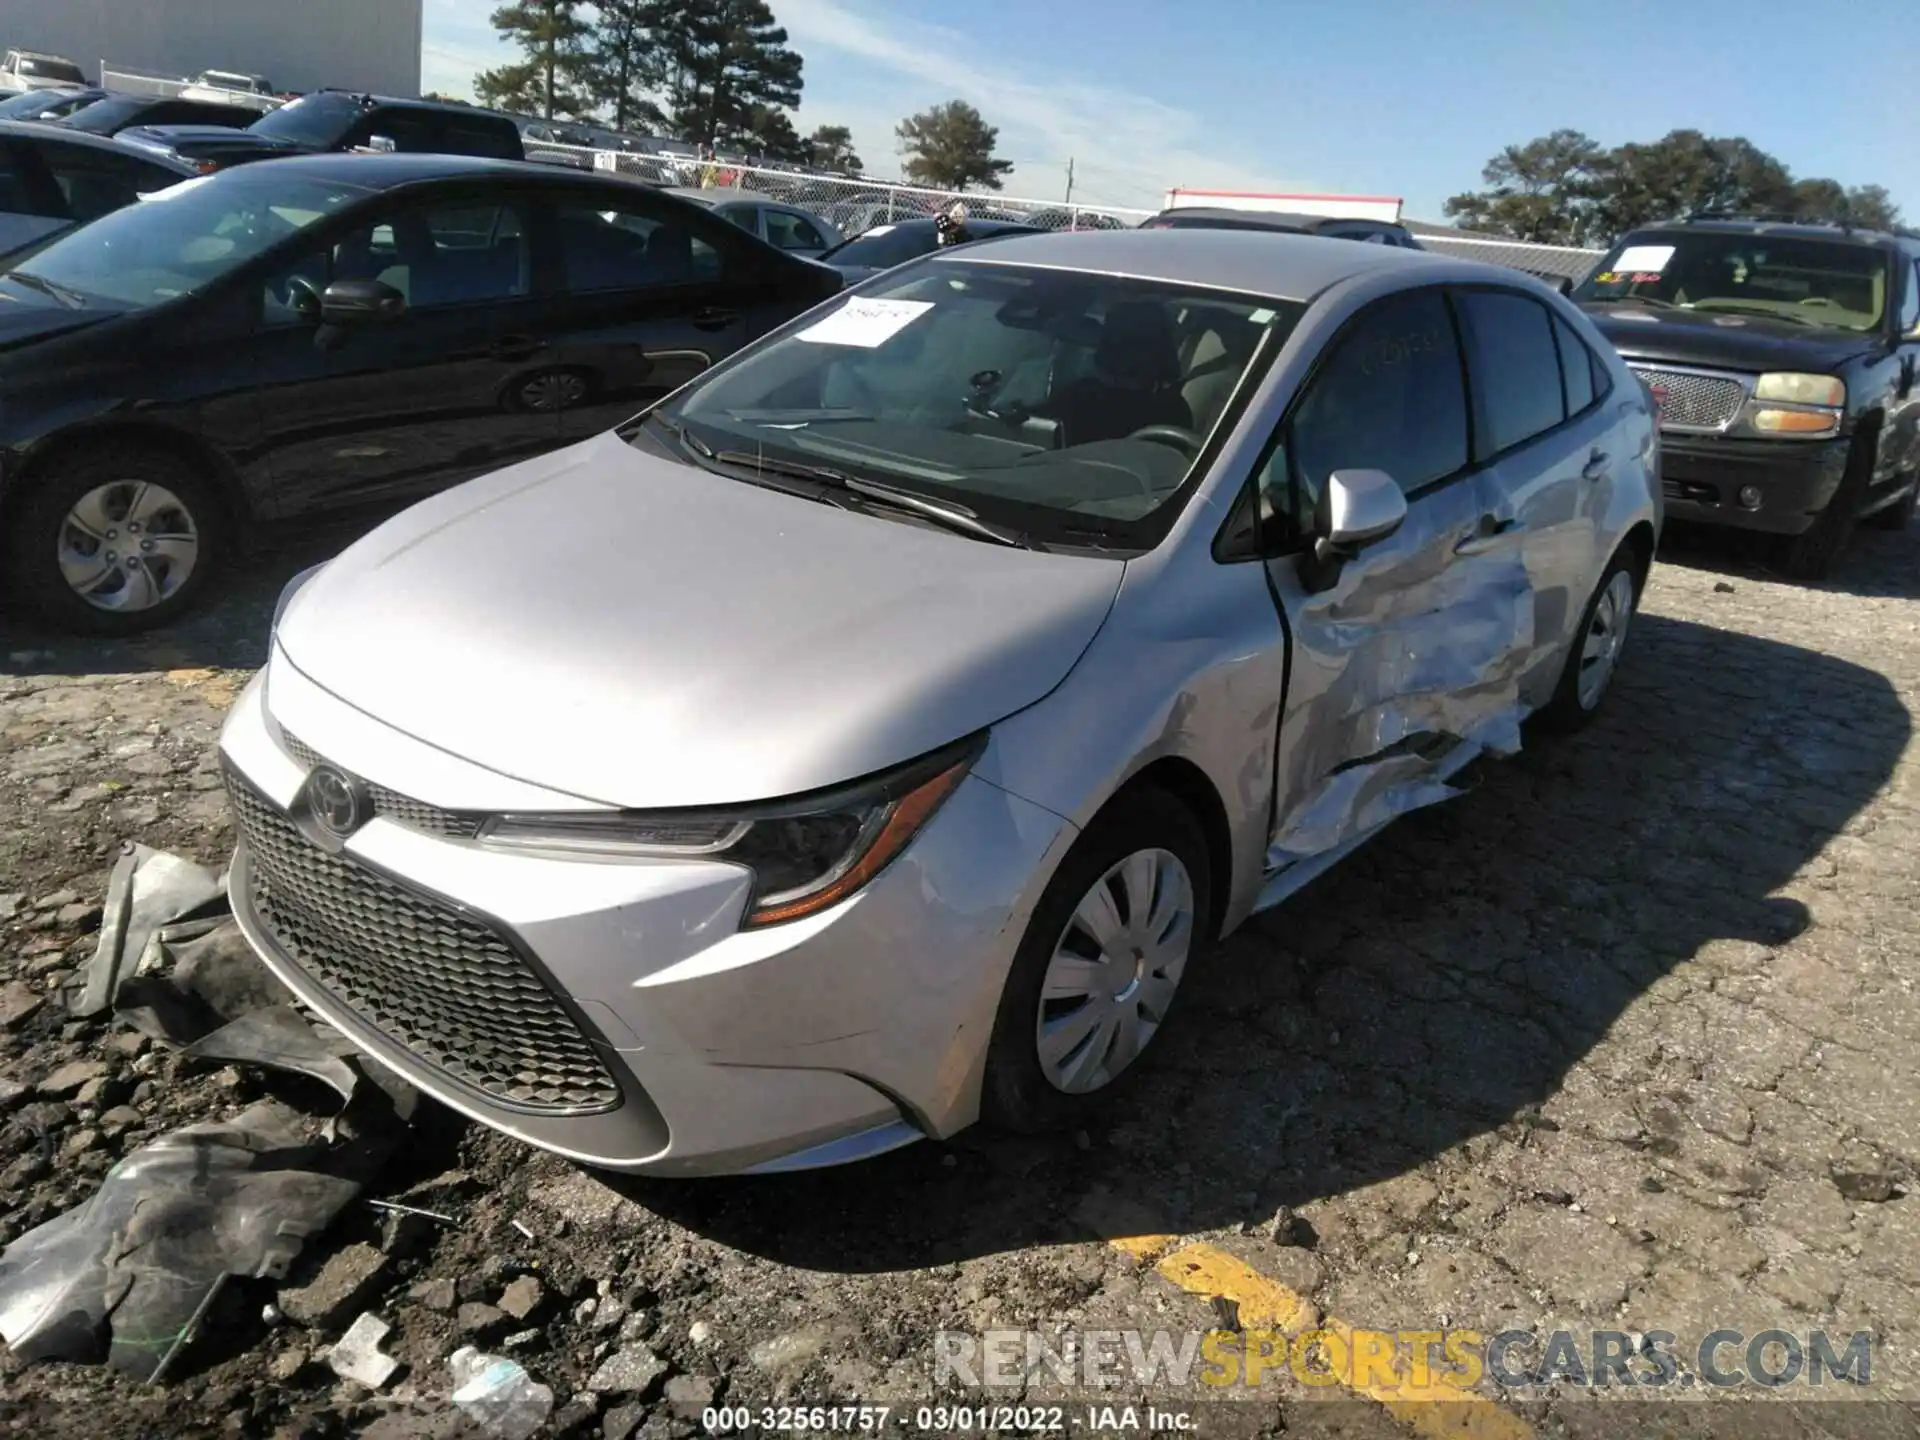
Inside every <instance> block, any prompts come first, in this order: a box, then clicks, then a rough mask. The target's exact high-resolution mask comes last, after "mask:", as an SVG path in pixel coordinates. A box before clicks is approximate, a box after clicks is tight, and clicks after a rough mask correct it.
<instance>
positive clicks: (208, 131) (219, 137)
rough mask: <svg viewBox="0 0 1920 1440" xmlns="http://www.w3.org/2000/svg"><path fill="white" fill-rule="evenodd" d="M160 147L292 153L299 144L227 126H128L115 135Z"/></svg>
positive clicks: (296, 151) (298, 148) (297, 149)
mask: <svg viewBox="0 0 1920 1440" xmlns="http://www.w3.org/2000/svg"><path fill="white" fill-rule="evenodd" d="M117 138H118V139H121V140H132V141H135V142H136V143H139V144H143V145H152V146H155V147H157V148H159V149H163V150H181V151H184V150H186V149H187V148H189V147H197V148H206V147H208V146H216V147H218V148H219V149H220V150H221V151H223V152H225V151H240V150H257V151H260V152H261V153H262V154H274V155H294V154H298V153H300V151H301V148H302V147H300V146H298V145H296V144H294V143H293V142H292V141H291V140H284V139H281V138H280V137H278V136H275V135H258V134H255V133H254V132H253V131H251V130H241V129H238V128H236V127H234V126H231V125H132V126H129V127H128V128H127V129H125V130H122V131H121V132H120V134H119V136H118V137H117Z"/></svg>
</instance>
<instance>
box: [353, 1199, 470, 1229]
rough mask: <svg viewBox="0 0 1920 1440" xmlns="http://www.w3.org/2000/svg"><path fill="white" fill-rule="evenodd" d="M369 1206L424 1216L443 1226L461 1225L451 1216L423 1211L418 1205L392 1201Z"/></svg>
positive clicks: (434, 1211)
mask: <svg viewBox="0 0 1920 1440" xmlns="http://www.w3.org/2000/svg"><path fill="white" fill-rule="evenodd" d="M367 1204H369V1205H371V1206H373V1208H374V1209H376V1210H391V1211H394V1212H395V1213H396V1214H400V1215H424V1216H426V1218H427V1219H429V1220H438V1221H439V1222H440V1223H441V1224H442V1225H454V1224H457V1223H459V1222H457V1221H456V1220H455V1219H454V1218H453V1216H451V1215H442V1214H441V1213H440V1212H439V1211H438V1210H422V1209H421V1208H420V1207H419V1206H418V1205H401V1204H398V1203H396V1202H395V1201H392V1200H369V1201H367Z"/></svg>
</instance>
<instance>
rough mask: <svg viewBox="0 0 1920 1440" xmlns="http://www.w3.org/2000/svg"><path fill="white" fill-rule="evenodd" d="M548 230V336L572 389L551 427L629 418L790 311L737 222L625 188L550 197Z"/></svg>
mask: <svg viewBox="0 0 1920 1440" xmlns="http://www.w3.org/2000/svg"><path fill="white" fill-rule="evenodd" d="M546 223H547V224H548V226H549V230H548V233H549V234H551V235H552V236H553V239H554V241H555V243H556V245H557V248H558V252H559V274H558V285H559V289H560V294H559V296H558V297H557V303H556V306H555V310H554V315H553V320H552V326H551V330H550V333H549V338H550V340H551V345H552V351H551V353H552V363H553V365H554V367H555V373H556V375H558V376H560V377H563V378H564V379H565V380H566V382H567V383H568V385H569V386H570V387H571V391H570V395H569V398H568V399H567V402H566V404H565V405H564V408H562V409H561V411H560V421H561V429H562V433H563V435H564V436H565V438H566V439H568V440H583V439H585V438H587V437H588V436H590V435H597V434H599V433H600V432H601V431H603V430H608V429H611V428H612V427H613V426H615V425H618V424H619V423H620V422H621V421H623V420H627V419H630V418H631V417H632V416H633V415H634V414H635V413H636V412H637V411H639V410H641V409H643V408H645V407H646V406H647V405H649V404H651V403H652V402H653V401H655V400H658V399H660V398H661V397H662V396H665V395H668V394H670V393H672V392H673V391H675V390H677V389H679V388H680V387H681V386H682V385H684V384H686V382H687V381H689V380H691V379H693V377H694V376H696V375H698V374H700V373H701V372H702V371H703V370H705V369H706V368H707V367H708V366H710V365H712V364H714V363H715V362H716V361H719V360H724V359H725V358H726V357H727V356H729V355H731V354H732V353H733V352H734V351H735V350H738V349H739V348H740V347H741V346H742V345H744V344H746V343H747V341H749V340H751V339H753V338H755V337H756V336H758V335H762V334H764V333H765V332H766V331H768V330H770V329H772V328H773V326H774V325H776V324H778V323H779V322H780V321H781V320H784V319H786V318H788V316H789V314H791V313H795V312H797V310H798V309H799V308H800V305H799V303H798V302H795V301H791V300H789V301H787V302H786V303H785V304H784V306H783V304H782V298H783V297H782V287H781V286H780V284H779V282H778V279H777V277H776V276H775V275H774V273H773V271H772V270H771V269H770V268H769V267H767V266H765V265H764V264H760V263H756V257H755V255H754V253H753V252H754V251H756V250H758V249H759V248H760V247H759V246H757V245H754V244H753V242H752V241H751V240H749V239H748V238H747V237H746V236H744V235H743V234H742V233H741V232H740V230H739V229H738V228H737V227H735V226H733V225H730V224H728V223H727V222H726V221H724V220H721V219H719V218H717V217H715V216H713V215H710V214H708V213H706V212H705V211H702V210H698V209H696V208H695V207H694V206H691V205H686V204H681V203H677V202H674V201H671V200H668V199H665V198H663V197H659V196H655V195H652V194H650V193H648V192H647V191H645V190H642V189H639V188H638V187H633V194H632V195H631V196H627V195H619V196H613V197H609V195H608V194H607V193H606V192H604V191H600V190H594V191H586V190H571V191H562V192H558V193H556V194H554V195H553V196H552V198H551V201H550V204H549V206H548V210H547V221H546Z"/></svg>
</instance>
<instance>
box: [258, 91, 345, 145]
mask: <svg viewBox="0 0 1920 1440" xmlns="http://www.w3.org/2000/svg"><path fill="white" fill-rule="evenodd" d="M365 108H366V107H365V106H363V105H362V104H361V103H360V102H359V101H358V100H357V99H355V98H354V97H353V96H351V95H344V94H338V93H329V94H325V95H307V96H303V97H302V98H301V99H298V100H295V101H292V102H291V103H289V104H286V105H282V106H281V107H280V108H279V109H278V110H269V111H268V112H267V113H266V114H265V115H262V116H261V117H260V118H259V119H258V120H256V121H254V122H253V124H251V125H249V126H248V127H247V128H248V129H249V130H251V131H253V132H254V134H256V135H266V136H270V137H272V138H273V139H275V140H291V141H292V142H293V143H294V144H296V145H305V146H309V147H311V148H312V149H315V150H331V149H332V148H333V147H334V146H336V145H338V144H339V143H340V142H341V141H342V140H344V139H346V138H347V132H348V131H349V130H351V129H353V122H354V121H355V120H358V119H359V118H360V115H361V112H362V111H363V110H364V109H365Z"/></svg>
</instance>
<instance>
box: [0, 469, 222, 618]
mask: <svg viewBox="0 0 1920 1440" xmlns="http://www.w3.org/2000/svg"><path fill="white" fill-rule="evenodd" d="M222 518H223V517H222V513H221V510H220V506H219V504H218V502H217V501H216V500H215V498H214V494H213V490H212V487H210V486H209V485H208V484H207V483H206V482H205V481H203V480H202V479H201V478H200V477H199V476H198V475H196V474H195V473H194V472H193V470H192V469H191V468H190V467H189V466H188V465H187V464H186V463H185V462H184V461H183V460H181V459H180V458H179V457H177V456H174V455H170V454H167V453H166V452H164V451H155V450H149V449H145V448H141V447H135V446H123V445H102V446H98V447H95V448H91V449H87V450H83V451H78V452H75V453H74V454H72V455H71V456H67V457H63V458H60V459H58V460H56V461H55V462H54V463H53V465H52V466H51V467H50V468H49V469H48V470H47V471H45V472H44V473H42V474H40V475H39V476H37V477H35V478H34V479H33V480H32V481H31V482H30V484H29V488H28V490H27V493H26V494H25V496H24V497H23V499H22V500H21V502H20V505H19V507H18V508H17V510H16V511H15V512H14V514H13V516H12V519H11V523H10V524H9V525H8V527H7V528H8V531H9V534H8V537H7V550H8V562H9V564H8V569H9V571H10V574H11V578H12V582H13V585H14V587H15V589H16V591H17V592H18V593H19V595H20V598H21V599H22V600H23V601H24V602H25V603H26V604H28V605H29V606H31V607H32V608H33V609H34V610H36V611H38V612H39V613H40V614H41V615H43V616H44V617H45V618H46V619H47V620H48V621H50V622H51V623H53V624H55V625H58V626H60V627H61V628H63V629H67V630H73V631H79V632H83V633H88V634H96V635H130V634H134V633H136V632H138V631H141V630H150V629H152V628H154V627H155V626H159V625H164V624H166V623H167V622H168V621H170V620H172V619H174V618H175V617H176V616H178V615H180V614H181V613H182V612H184V611H185V610H186V609H187V608H188V607H189V606H190V605H192V603H193V601H194V598H195V597H196V596H197V595H198V594H199V593H200V592H201V590H203V589H204V588H205V586H206V584H207V581H208V580H209V578H210V577H211V576H212V574H213V571H214V569H215V567H216V563H217V557H218V554H219V546H220V541H221V538H222V537H221V521H222Z"/></svg>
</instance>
